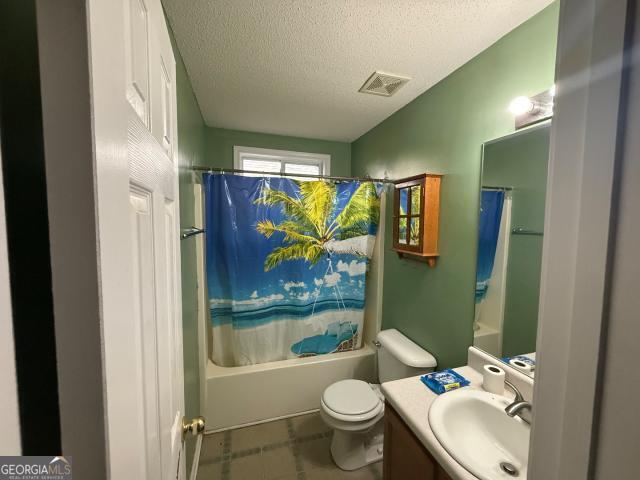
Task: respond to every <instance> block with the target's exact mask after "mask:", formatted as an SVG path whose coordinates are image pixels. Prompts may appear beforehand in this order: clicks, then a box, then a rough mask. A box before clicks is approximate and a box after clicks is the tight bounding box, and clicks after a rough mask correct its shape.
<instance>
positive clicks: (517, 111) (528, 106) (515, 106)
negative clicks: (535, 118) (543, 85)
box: [509, 97, 535, 116]
mask: <svg viewBox="0 0 640 480" xmlns="http://www.w3.org/2000/svg"><path fill="white" fill-rule="evenodd" d="M534 107H535V105H534V103H533V102H532V101H531V99H530V98H529V97H516V98H514V99H513V100H511V103H510V104H509V111H510V112H511V113H512V114H513V115H516V116H518V115H522V114H524V113H528V112H532V111H533V109H534Z"/></svg>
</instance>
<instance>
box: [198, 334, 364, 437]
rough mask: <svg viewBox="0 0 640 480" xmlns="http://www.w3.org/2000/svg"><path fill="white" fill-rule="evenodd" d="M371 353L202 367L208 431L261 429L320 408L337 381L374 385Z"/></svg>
mask: <svg viewBox="0 0 640 480" xmlns="http://www.w3.org/2000/svg"><path fill="white" fill-rule="evenodd" d="M375 359H376V357H375V351H374V349H373V348H372V347H371V346H370V345H364V346H363V347H362V348H361V349H359V350H355V351H351V352H343V353H332V354H329V355H319V356H317V357H307V358H294V359H291V360H282V361H279V362H270V363H261V364H258V365H248V366H243V367H219V366H218V365H216V364H215V363H213V362H212V361H211V360H209V363H208V365H207V400H206V407H205V416H206V419H207V431H208V432H213V431H217V430H224V429H228V428H232V427H237V426H241V425H250V424H253V423H260V422H264V421H267V420H273V419H276V418H282V417H288V416H293V415H298V414H300V413H305V412H310V411H314V410H317V409H318V408H320V397H321V396H322V392H323V391H324V389H325V388H327V387H328V386H329V385H331V384H332V383H333V382H337V381H338V380H344V379H347V378H357V379H360V380H364V381H367V382H373V381H375V378H376V373H375V366H376V363H375Z"/></svg>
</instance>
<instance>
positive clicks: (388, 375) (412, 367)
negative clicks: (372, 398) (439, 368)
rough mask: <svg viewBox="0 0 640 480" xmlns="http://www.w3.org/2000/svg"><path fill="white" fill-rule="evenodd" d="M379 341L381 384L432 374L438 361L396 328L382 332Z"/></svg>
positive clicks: (379, 378)
mask: <svg viewBox="0 0 640 480" xmlns="http://www.w3.org/2000/svg"><path fill="white" fill-rule="evenodd" d="M376 340H377V341H378V380H379V381H380V383H384V382H390V381H391V380H399V379H401V378H407V377H413V376H415V375H421V374H424V373H429V372H432V371H433V369H434V368H435V367H436V364H437V363H436V359H435V358H434V357H433V355H431V354H430V353H429V352H427V351H426V350H425V349H423V348H422V347H420V346H419V345H417V344H415V343H414V342H412V341H411V340H409V339H408V338H407V337H405V336H404V335H403V334H402V333H400V332H399V331H398V330H396V329H395V328H391V329H389V330H382V331H381V332H380V333H378V336H377V337H376Z"/></svg>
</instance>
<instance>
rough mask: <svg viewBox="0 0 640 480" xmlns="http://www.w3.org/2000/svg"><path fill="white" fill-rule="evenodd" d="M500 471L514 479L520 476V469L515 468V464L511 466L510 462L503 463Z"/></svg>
mask: <svg viewBox="0 0 640 480" xmlns="http://www.w3.org/2000/svg"><path fill="white" fill-rule="evenodd" d="M500 470H502V471H503V472H504V473H506V474H507V475H510V476H512V477H517V476H518V469H517V468H516V467H514V466H513V464H511V463H509V462H501V463H500Z"/></svg>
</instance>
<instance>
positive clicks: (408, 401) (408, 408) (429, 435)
mask: <svg viewBox="0 0 640 480" xmlns="http://www.w3.org/2000/svg"><path fill="white" fill-rule="evenodd" d="M453 370H455V371H456V372H458V373H460V374H461V375H463V376H464V377H465V378H466V379H467V380H469V382H471V383H470V384H469V386H467V387H463V388H472V389H475V390H482V374H480V373H478V372H477V371H476V370H474V369H473V368H471V367H469V366H465V367H460V368H454V369H453ZM382 392H383V393H384V396H385V400H386V401H387V402H389V403H390V404H391V406H393V408H394V409H395V410H396V411H397V412H398V413H399V414H400V416H401V417H402V419H403V420H404V421H405V422H406V424H407V425H408V426H409V428H411V430H412V431H413V433H414V434H415V435H416V437H418V439H419V440H420V441H421V442H422V444H423V445H424V446H425V447H426V448H427V450H428V451H429V452H430V453H431V455H433V457H434V458H435V459H436V460H437V461H438V463H440V465H441V466H442V468H444V469H445V471H446V472H447V473H448V474H449V475H450V476H451V478H453V479H455V480H477V477H476V476H474V475H472V474H471V473H469V472H468V471H467V470H466V469H465V468H464V467H462V465H460V464H459V463H458V462H456V461H455V460H454V459H453V457H451V455H449V454H448V453H447V451H446V450H445V449H444V447H443V446H442V445H441V444H440V442H438V439H437V438H436V437H435V435H434V434H433V432H432V431H431V427H430V426H429V407H430V406H431V403H432V402H433V401H434V400H435V399H436V398H437V397H438V395H436V394H435V393H433V392H432V391H431V390H429V388H427V386H426V385H425V384H424V383H422V381H421V380H420V377H419V376H417V377H410V378H403V379H401V380H394V381H393V382H387V383H383V384H382ZM443 395H446V393H443ZM505 395H508V394H507V392H505Z"/></svg>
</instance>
